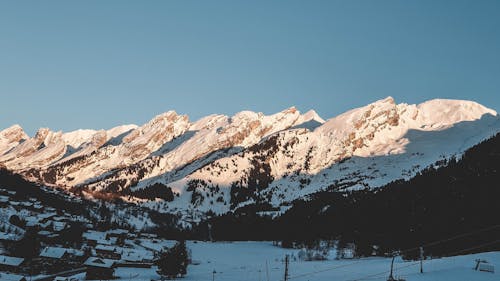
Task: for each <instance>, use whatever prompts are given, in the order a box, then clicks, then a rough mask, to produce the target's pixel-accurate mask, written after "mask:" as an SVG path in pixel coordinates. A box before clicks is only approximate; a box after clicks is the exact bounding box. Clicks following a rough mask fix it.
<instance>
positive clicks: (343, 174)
mask: <svg viewBox="0 0 500 281" xmlns="http://www.w3.org/2000/svg"><path fill="white" fill-rule="evenodd" d="M499 131H500V118H499V116H498V115H497V113H496V112H495V111H494V110H491V109H488V108H486V107H484V106H482V105H480V104H478V103H476V102H473V101H462V100H445V99H436V100H430V101H427V102H424V103H422V104H418V105H409V104H405V103H401V104H396V103H395V101H394V99H393V98H391V97H388V98H385V99H382V100H379V101H376V102H373V103H371V104H368V105H367V106H364V107H360V108H356V109H353V110H350V111H348V112H345V113H343V114H341V115H339V116H336V117H333V118H331V119H329V120H326V121H325V120H323V119H322V118H321V117H320V116H318V114H317V113H316V112H314V111H313V110H311V111H308V112H307V113H305V114H301V113H300V112H299V111H298V110H297V109H296V108H294V107H291V108H288V109H285V110H283V111H281V112H279V113H276V114H273V115H264V114H262V113H257V112H252V111H242V112H239V113H237V114H235V115H234V116H231V117H229V116H225V115H217V114H214V115H209V116H206V117H204V118H201V119H199V120H197V121H195V122H190V121H189V119H188V117H187V116H185V115H178V114H177V113H176V112H174V111H168V112H165V113H163V114H160V115H158V116H156V117H155V118H153V119H152V120H151V121H149V122H148V123H146V124H144V125H142V126H140V127H137V126H134V125H126V126H121V127H116V128H113V129H111V130H107V131H104V130H100V131H93V130H78V131H74V132H69V133H62V132H52V131H50V130H49V129H44V128H42V129H40V130H39V131H38V132H37V134H36V135H35V136H34V137H33V138H28V137H27V136H26V135H25V134H24V132H23V131H22V128H20V127H19V126H13V127H11V128H8V129H6V130H4V131H1V132H0V151H6V152H4V153H3V154H1V155H0V164H2V165H5V166H6V167H7V168H9V169H11V170H14V171H18V172H20V173H22V174H24V175H25V176H26V177H28V178H29V179H31V180H34V181H39V182H41V183H43V184H46V185H50V186H53V185H57V186H63V187H74V186H82V187H83V188H84V189H85V190H86V191H85V192H86V193H85V194H87V195H89V196H92V194H93V193H94V192H122V191H123V190H127V189H131V190H138V189H142V188H146V187H149V186H152V185H153V184H156V183H161V184H164V185H167V186H169V187H171V188H172V189H173V191H174V192H175V193H176V194H178V195H179V196H176V197H175V198H174V201H173V202H165V201H162V200H152V201H148V200H143V199H138V198H133V197H128V196H127V197H124V199H125V200H127V201H129V202H136V203H137V204H141V205H144V206H147V207H151V208H157V209H159V210H160V211H164V212H170V213H179V214H182V215H183V216H184V218H186V220H191V219H192V220H197V219H199V217H200V216H203V214H204V213H205V212H207V211H209V210H210V211H213V212H215V213H217V214H221V213H225V212H228V211H230V210H231V204H230V200H231V199H230V187H231V186H232V185H234V184H238V185H241V186H243V187H246V186H248V184H249V182H252V181H253V182H255V180H256V178H258V180H259V181H260V180H261V179H262V178H264V179H268V180H269V184H268V185H266V186H264V188H261V190H260V191H256V195H255V196H256V197H254V198H260V199H265V200H268V201H269V203H271V204H272V205H273V206H275V207H278V208H279V209H280V210H282V211H285V210H286V209H287V206H288V204H289V202H291V201H293V200H295V199H298V198H307V196H308V195H309V194H312V193H315V192H318V191H321V190H343V189H362V188H377V187H380V186H383V185H385V184H387V183H389V182H391V181H393V180H396V179H409V178H411V177H413V176H414V175H415V174H416V173H418V172H419V171H421V170H422V169H424V168H427V167H429V166H431V165H433V164H434V163H436V162H438V161H442V160H446V159H449V158H451V157H460V156H461V155H462V153H463V152H464V151H465V150H466V149H468V148H470V147H471V146H473V145H475V144H477V143H479V142H480V141H482V140H484V139H487V138H489V137H491V136H493V135H495V134H496V133H498V132H499ZM47 175H48V176H47ZM256 175H257V176H256ZM47 178H48V179H51V182H47V181H46V179H47ZM194 180H197V181H198V184H196V185H197V186H196V188H195V191H196V193H197V194H201V197H202V200H199V202H196V203H193V190H190V191H188V190H187V187H188V185H189V184H190V183H191V185H193V184H192V183H193V181H194ZM254 198H249V199H248V200H244V201H243V202H238V206H244V205H247V204H251V203H252V202H254ZM282 211H280V212H282Z"/></svg>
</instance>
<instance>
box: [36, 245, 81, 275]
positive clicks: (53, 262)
mask: <svg viewBox="0 0 500 281" xmlns="http://www.w3.org/2000/svg"><path fill="white" fill-rule="evenodd" d="M83 258H84V252H83V251H80V250H76V249H70V248H62V247H45V248H44V249H43V250H42V251H41V252H40V256H39V259H38V261H39V262H40V263H41V265H42V267H43V269H44V271H45V272H47V273H53V272H59V271H63V270H66V269H68V268H70V267H71V266H72V265H75V264H79V263H81V262H82V261H83Z"/></svg>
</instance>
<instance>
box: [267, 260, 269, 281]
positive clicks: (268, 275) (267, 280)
mask: <svg viewBox="0 0 500 281" xmlns="http://www.w3.org/2000/svg"><path fill="white" fill-rule="evenodd" d="M266 280H267V281H269V267H268V266H267V260H266Z"/></svg>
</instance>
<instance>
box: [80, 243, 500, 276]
mask: <svg viewBox="0 0 500 281" xmlns="http://www.w3.org/2000/svg"><path fill="white" fill-rule="evenodd" d="M166 243H167V242H166ZM187 246H188V248H189V249H191V251H192V258H193V261H194V263H196V265H190V266H189V267H188V274H187V276H186V277H185V278H183V279H181V280H185V281H201V280H212V277H214V280H220V281H266V280H268V279H269V280H271V281H278V280H283V275H284V262H283V259H284V257H285V255H286V254H288V255H290V256H291V262H290V266H289V276H290V280H304V281H307V280H311V281H312V280H314V281H327V280H328V281H336V280H338V281H348V280H349V281H350V280H352V281H354V280H374V281H379V280H380V281H382V280H384V281H385V280H387V277H388V275H389V273H388V270H389V268H390V263H391V259H387V258H365V259H353V260H341V261H338V260H335V259H334V257H335V253H334V252H332V253H331V255H330V256H331V257H330V260H328V261H317V262H310V261H299V260H298V259H296V258H295V259H294V257H297V254H298V250H290V249H282V248H279V247H276V246H273V245H272V243H271V242H216V243H210V242H193V241H190V242H188V243H187ZM478 258H480V259H484V260H487V261H488V262H489V263H490V264H492V265H494V266H495V269H496V272H495V273H487V272H479V271H474V270H473V267H474V265H475V262H474V261H475V260H476V259H478ZM266 263H267V270H266ZM394 267H395V268H394V271H395V276H398V277H403V278H405V279H406V280H408V281H410V280H411V281H412V280H421V281H424V280H436V281H443V280H453V281H456V280H464V281H465V280H467V281H488V280H496V281H498V280H500V272H498V271H499V269H500V252H489V253H481V254H474V255H466V256H457V257H450V258H442V259H433V260H426V261H424V271H425V272H424V274H420V273H419V269H420V265H419V263H418V262H405V261H402V260H398V259H396V262H395V266H394ZM214 270H215V271H216V273H215V275H213V271H214ZM267 273H268V274H267ZM115 275H117V277H119V278H120V279H122V280H137V281H143V280H144V281H145V280H147V281H149V280H151V279H157V278H158V275H157V274H156V273H155V269H154V268H152V269H136V268H134V269H127V268H117V270H116V273H115ZM268 276H269V278H268ZM75 277H78V278H79V279H81V280H83V279H84V275H83V274H80V275H77V276H75Z"/></svg>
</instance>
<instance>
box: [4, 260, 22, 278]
mask: <svg viewBox="0 0 500 281" xmlns="http://www.w3.org/2000/svg"><path fill="white" fill-rule="evenodd" d="M23 263H24V259H23V258H17V257H10V256H3V255H0V271H7V272H19V267H20V266H21V265H22V264H23ZM0 280H3V279H0Z"/></svg>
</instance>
